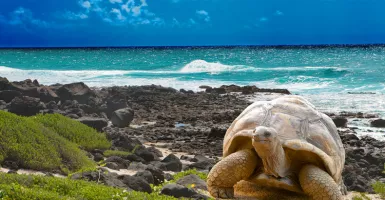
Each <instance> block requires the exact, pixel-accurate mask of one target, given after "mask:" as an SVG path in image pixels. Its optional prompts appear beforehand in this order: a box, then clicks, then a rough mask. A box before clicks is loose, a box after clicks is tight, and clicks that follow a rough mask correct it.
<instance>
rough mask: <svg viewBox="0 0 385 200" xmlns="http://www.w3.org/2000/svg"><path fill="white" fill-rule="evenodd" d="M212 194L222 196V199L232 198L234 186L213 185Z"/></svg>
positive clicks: (216, 196) (217, 196)
mask: <svg viewBox="0 0 385 200" xmlns="http://www.w3.org/2000/svg"><path fill="white" fill-rule="evenodd" d="M211 195H213V197H214V198H221V199H232V198H234V188H233V187H229V188H226V187H215V186H212V187H211Z"/></svg>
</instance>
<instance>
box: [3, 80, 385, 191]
mask: <svg viewBox="0 0 385 200" xmlns="http://www.w3.org/2000/svg"><path fill="white" fill-rule="evenodd" d="M201 89H202V91H201V92H193V91H186V90H183V89H181V90H179V91H178V90H175V89H173V88H166V87H162V86H156V85H148V86H120V87H106V88H89V87H88V86H87V85H85V84H84V83H72V84H64V85H62V84H55V85H50V86H44V85H41V84H39V82H38V81H37V80H33V81H32V80H25V81H21V82H10V81H8V80H7V79H6V78H1V77H0V110H6V111H8V112H12V113H15V114H18V115H22V116H33V115H36V114H38V113H59V114H62V115H64V116H67V117H70V118H72V119H74V120H78V121H80V122H82V123H83V124H86V125H88V126H91V127H93V128H95V129H96V130H98V131H101V132H105V133H106V135H107V137H108V139H110V140H111V141H112V147H111V150H120V151H130V152H134V153H133V154H130V155H126V156H110V157H106V156H104V152H103V151H101V150H98V149H95V150H93V151H91V152H89V156H90V157H91V158H93V159H94V160H95V161H97V162H100V161H103V160H104V163H105V166H104V167H102V169H103V170H109V171H111V172H114V173H109V174H108V175H106V174H102V175H100V173H99V174H98V173H97V172H89V173H83V174H77V175H75V176H73V178H74V179H87V180H94V181H95V180H96V181H101V182H103V183H105V184H106V185H110V186H115V187H125V188H130V189H132V190H138V191H143V192H151V187H150V186H149V184H155V185H159V184H160V183H161V182H163V181H164V180H168V179H171V178H172V177H171V175H170V174H172V173H175V172H180V171H185V170H188V169H197V170H199V171H203V172H208V171H209V170H210V169H211V167H212V166H213V165H214V164H215V163H216V162H217V161H218V159H220V156H221V155H222V143H223V137H224V134H225V132H226V130H227V128H228V127H229V126H230V124H231V123H232V121H233V120H234V119H235V118H236V117H237V116H238V115H239V114H240V113H241V112H242V111H243V110H244V109H245V108H246V107H247V106H248V105H249V104H250V103H251V102H250V101H248V100H247V99H248V97H249V96H254V99H255V97H257V98H260V100H264V98H265V97H266V96H267V97H269V96H270V95H271V94H274V95H286V94H290V92H289V91H288V90H286V89H262V88H257V87H255V86H244V87H240V86H236V85H229V86H222V87H220V88H212V87H209V86H201ZM259 94H264V95H259ZM327 114H328V115H329V116H331V117H332V119H333V121H334V122H335V124H336V125H337V126H338V127H339V133H340V136H341V138H342V141H343V144H344V147H345V150H346V163H345V168H344V172H343V179H344V182H345V185H346V186H347V189H348V190H349V191H358V192H369V193H373V189H372V187H371V184H372V182H373V181H382V182H385V174H383V173H382V171H383V170H384V163H385V141H379V140H375V139H373V138H371V137H369V136H366V137H363V138H359V137H357V136H356V133H355V131H356V130H355V129H354V128H348V126H347V124H348V123H349V121H351V120H359V119H362V118H366V119H368V118H370V119H371V120H372V124H371V125H372V126H376V127H385V120H383V119H380V118H379V117H378V116H377V115H376V114H370V113H359V112H357V113H345V112H343V113H327ZM166 150H168V152H170V154H168V155H164V154H165V152H167V151H166ZM2 166H5V167H8V168H11V169H13V170H17V169H18V166H14V164H13V163H2ZM119 170H120V171H119ZM124 170H126V172H129V171H130V170H131V171H132V172H134V173H132V174H131V175H129V173H126V174H124V175H121V174H120V173H119V172H122V171H124ZM186 177H187V178H186V179H187V180H182V181H180V182H181V183H179V184H174V185H169V186H167V187H166V188H163V190H162V193H164V194H169V195H171V196H175V195H176V194H177V193H178V192H179V193H183V194H189V195H187V196H188V197H192V198H203V199H205V198H207V197H206V196H204V195H202V194H200V193H197V192H195V191H194V190H192V189H190V188H188V187H185V186H186V185H187V184H194V185H196V186H197V187H198V186H199V189H203V190H205V189H206V187H207V186H206V185H205V183H204V181H203V182H202V180H201V179H199V177H197V176H194V175H190V176H186ZM183 181H185V182H183ZM181 185H184V186H181ZM181 191H184V192H181ZM176 196H177V195H176Z"/></svg>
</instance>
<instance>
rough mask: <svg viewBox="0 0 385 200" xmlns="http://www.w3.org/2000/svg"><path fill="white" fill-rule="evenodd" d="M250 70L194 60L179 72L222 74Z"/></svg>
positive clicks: (244, 67)
mask: <svg viewBox="0 0 385 200" xmlns="http://www.w3.org/2000/svg"><path fill="white" fill-rule="evenodd" d="M244 70H252V68H249V67H246V66H244V65H225V64H222V63H220V62H207V61H205V60H194V61H191V62H190V63H188V64H186V65H185V66H184V67H183V68H182V69H180V70H179V71H180V72H183V73H196V72H211V73H215V72H223V71H244Z"/></svg>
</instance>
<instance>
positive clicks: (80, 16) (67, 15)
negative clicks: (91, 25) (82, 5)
mask: <svg viewBox="0 0 385 200" xmlns="http://www.w3.org/2000/svg"><path fill="white" fill-rule="evenodd" d="M63 17H64V18H65V19H69V20H78V19H87V18H88V15H86V14H84V13H74V12H70V11H67V12H66V13H64V14H63Z"/></svg>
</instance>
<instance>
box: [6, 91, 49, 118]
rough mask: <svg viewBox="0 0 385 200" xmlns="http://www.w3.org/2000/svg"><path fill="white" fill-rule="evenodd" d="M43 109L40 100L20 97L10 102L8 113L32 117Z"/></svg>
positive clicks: (43, 106)
mask: <svg viewBox="0 0 385 200" xmlns="http://www.w3.org/2000/svg"><path fill="white" fill-rule="evenodd" d="M45 108H46V107H45V105H44V103H43V102H40V99H38V98H33V97H27V96H21V97H16V98H14V99H13V100H12V101H11V104H10V108H9V110H8V111H9V112H12V113H15V114H17V115H23V116H32V115H36V114H38V113H39V112H40V110H44V109H45Z"/></svg>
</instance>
